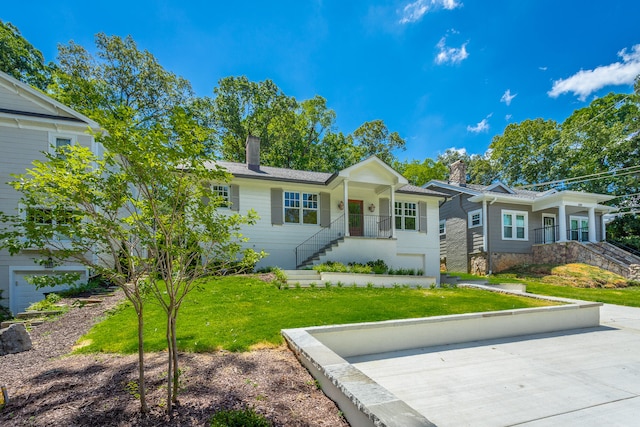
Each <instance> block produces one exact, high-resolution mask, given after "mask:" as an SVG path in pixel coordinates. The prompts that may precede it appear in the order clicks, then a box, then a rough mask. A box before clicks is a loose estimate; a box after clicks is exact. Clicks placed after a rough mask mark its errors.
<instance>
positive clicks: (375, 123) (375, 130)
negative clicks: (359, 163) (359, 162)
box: [353, 119, 406, 165]
mask: <svg viewBox="0 0 640 427" xmlns="http://www.w3.org/2000/svg"><path fill="white" fill-rule="evenodd" d="M353 140H354V141H355V143H356V146H357V151H358V153H359V154H360V155H359V157H360V159H366V158H367V157H370V156H377V157H378V158H380V160H382V161H383V162H385V163H387V164H389V165H390V164H391V163H393V161H394V160H395V154H394V153H393V151H394V150H405V149H406V141H405V140H404V139H403V138H402V137H401V136H400V134H398V132H391V131H389V128H387V125H385V124H384V122H383V121H382V120H379V119H378V120H372V121H370V122H365V123H363V124H362V125H360V127H358V129H356V130H355V131H354V132H353Z"/></svg>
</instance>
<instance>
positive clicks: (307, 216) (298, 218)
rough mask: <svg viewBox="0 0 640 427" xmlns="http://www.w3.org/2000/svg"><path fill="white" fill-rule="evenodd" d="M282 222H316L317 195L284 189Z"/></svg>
mask: <svg viewBox="0 0 640 427" xmlns="http://www.w3.org/2000/svg"><path fill="white" fill-rule="evenodd" d="M284 222H285V223H288V224H317V223H318V195H317V194H314V193H298V192H294V191H285V192H284Z"/></svg>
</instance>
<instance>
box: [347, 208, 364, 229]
mask: <svg viewBox="0 0 640 427" xmlns="http://www.w3.org/2000/svg"><path fill="white" fill-rule="evenodd" d="M363 206H364V205H363V203H362V200H349V235H350V236H362V235H363V234H364V210H363Z"/></svg>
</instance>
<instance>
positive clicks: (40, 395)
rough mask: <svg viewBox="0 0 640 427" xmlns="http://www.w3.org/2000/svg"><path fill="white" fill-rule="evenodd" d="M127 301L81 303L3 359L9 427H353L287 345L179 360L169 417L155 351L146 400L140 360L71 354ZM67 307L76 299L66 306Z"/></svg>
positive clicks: (2, 414) (4, 413)
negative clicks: (226, 414) (144, 408)
mask: <svg viewBox="0 0 640 427" xmlns="http://www.w3.org/2000/svg"><path fill="white" fill-rule="evenodd" d="M121 299H122V296H121V293H117V294H116V296H113V297H109V298H106V299H105V301H104V302H103V303H101V304H99V305H85V306H83V307H79V306H78V305H75V306H73V308H72V309H71V310H70V311H69V312H67V313H66V314H64V315H63V316H61V317H59V318H58V319H57V320H54V321H48V322H45V323H44V324H42V325H39V326H35V327H33V329H32V330H31V340H32V342H33V349H32V350H29V351H27V352H23V353H19V354H10V355H6V356H0V385H5V386H6V387H7V390H8V393H9V399H10V401H9V403H8V404H7V406H6V407H5V408H4V409H2V410H0V425H2V426H27V425H28V426H97V425H100V426H204V425H208V422H207V421H208V420H209V419H210V418H211V416H212V415H213V414H214V413H215V412H216V411H219V410H221V409H242V408H254V409H255V411H256V412H258V413H260V414H263V415H265V416H266V417H267V418H268V419H269V420H271V421H272V423H273V425H274V426H337V427H340V426H345V427H346V426H348V423H347V422H346V421H345V420H344V419H343V418H342V417H341V413H340V411H339V409H338V408H337V407H336V405H335V404H334V403H333V402H332V401H331V400H330V399H328V398H327V397H326V396H325V395H324V394H323V393H322V391H321V390H319V389H318V388H317V387H316V386H315V382H314V380H313V378H312V377H311V375H310V374H309V373H308V372H307V371H306V370H305V368H303V367H302V366H301V365H300V364H299V362H298V360H297V359H296V358H295V356H294V355H293V353H292V352H291V351H289V350H288V349H287V348H286V347H281V348H278V349H267V350H258V351H251V352H247V353H229V352H216V353H208V354H191V353H187V354H181V356H180V364H181V366H180V368H181V369H182V371H183V374H182V376H181V386H182V387H181V390H180V393H179V404H178V405H177V406H176V407H175V409H174V411H173V413H172V414H171V416H169V415H167V414H166V405H165V403H166V397H165V395H166V378H165V375H166V374H165V372H166V353H152V354H147V356H146V361H145V365H146V366H145V368H146V385H147V401H148V403H149V406H150V413H149V414H147V415H141V414H140V413H139V408H140V404H139V400H137V399H136V398H135V397H134V394H135V391H136V389H135V386H136V384H137V369H138V367H137V355H115V354H95V355H69V352H70V351H71V349H72V347H73V345H74V343H75V342H76V341H77V340H78V338H80V336H82V335H83V334H84V333H85V332H86V331H88V330H89V328H90V327H91V325H93V324H94V323H95V322H96V321H99V319H100V318H101V317H102V316H103V315H104V312H105V311H106V310H108V309H109V308H112V307H114V306H115V305H116V304H117V303H118V302H119V300H121ZM66 302H67V303H71V302H72V301H69V300H67V301H66Z"/></svg>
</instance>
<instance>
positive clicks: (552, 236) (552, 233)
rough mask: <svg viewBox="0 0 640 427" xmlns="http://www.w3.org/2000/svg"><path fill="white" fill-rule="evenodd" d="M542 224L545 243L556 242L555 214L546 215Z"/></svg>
mask: <svg viewBox="0 0 640 427" xmlns="http://www.w3.org/2000/svg"><path fill="white" fill-rule="evenodd" d="M542 226H543V227H544V242H543V243H555V241H556V218H555V217H553V216H545V217H544V218H543V219H542Z"/></svg>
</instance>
